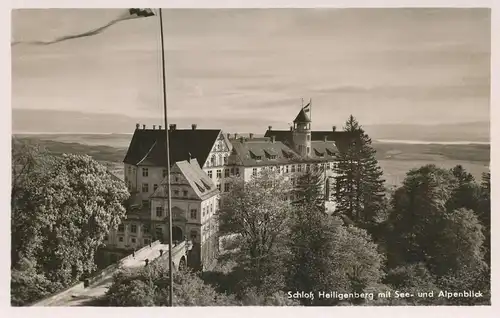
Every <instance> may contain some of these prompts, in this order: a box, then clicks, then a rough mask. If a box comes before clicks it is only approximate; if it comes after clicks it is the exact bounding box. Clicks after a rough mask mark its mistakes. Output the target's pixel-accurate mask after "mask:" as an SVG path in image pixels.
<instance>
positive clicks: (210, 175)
mask: <svg viewBox="0 0 500 318" xmlns="http://www.w3.org/2000/svg"><path fill="white" fill-rule="evenodd" d="M208 177H209V178H210V179H212V177H213V175H212V170H208Z"/></svg>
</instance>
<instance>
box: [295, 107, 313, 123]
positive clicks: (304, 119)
mask: <svg viewBox="0 0 500 318" xmlns="http://www.w3.org/2000/svg"><path fill="white" fill-rule="evenodd" d="M293 122H294V123H310V122H311V119H310V118H309V116H308V115H307V114H306V112H305V110H304V108H301V109H300V111H299V113H298V115H297V117H295V119H294V121H293Z"/></svg>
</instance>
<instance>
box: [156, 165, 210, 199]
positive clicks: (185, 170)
mask: <svg viewBox="0 0 500 318" xmlns="http://www.w3.org/2000/svg"><path fill="white" fill-rule="evenodd" d="M178 172H180V173H181V174H182V175H183V176H184V177H185V178H186V180H187V182H188V183H189V185H190V187H191V188H192V189H193V190H194V192H195V193H196V195H197V196H198V198H199V199H200V200H205V199H208V198H211V197H213V196H214V195H216V194H218V193H219V190H217V187H216V186H215V184H214V183H213V181H212V179H211V178H209V177H208V175H207V174H206V173H205V171H203V170H202V169H201V167H200V165H199V164H198V161H196V159H192V160H190V161H187V160H183V161H177V162H176V163H175V164H174V165H173V167H172V173H174V174H175V173H178ZM166 182H167V180H166V178H165V179H164V180H163V181H162V182H161V185H160V186H159V187H158V188H157V189H156V191H155V192H154V193H153V194H152V195H151V197H164V193H165V184H166Z"/></svg>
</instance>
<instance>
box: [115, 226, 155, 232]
mask: <svg viewBox="0 0 500 318" xmlns="http://www.w3.org/2000/svg"><path fill="white" fill-rule="evenodd" d="M137 230H138V226H137V224H130V232H131V233H137ZM118 232H125V225H123V224H120V225H118ZM149 232H150V227H149V225H146V224H143V225H142V233H144V234H148V233H149Z"/></svg>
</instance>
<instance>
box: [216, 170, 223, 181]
mask: <svg viewBox="0 0 500 318" xmlns="http://www.w3.org/2000/svg"><path fill="white" fill-rule="evenodd" d="M221 177H222V170H221V169H217V179H220V178H221Z"/></svg>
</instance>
